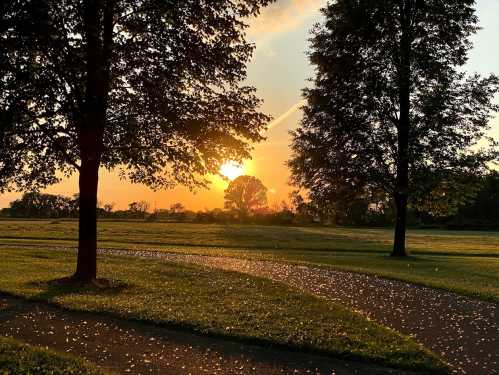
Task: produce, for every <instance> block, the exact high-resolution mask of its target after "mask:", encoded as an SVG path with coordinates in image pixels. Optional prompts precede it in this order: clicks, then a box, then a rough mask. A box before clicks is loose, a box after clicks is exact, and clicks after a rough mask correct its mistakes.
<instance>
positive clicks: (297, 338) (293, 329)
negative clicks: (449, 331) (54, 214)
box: [0, 249, 442, 371]
mask: <svg viewBox="0 0 499 375" xmlns="http://www.w3.org/2000/svg"><path fill="white" fill-rule="evenodd" d="M0 251H1V253H2V258H3V260H2V263H1V264H0V275H2V277H1V278H0V291H1V292H6V293H9V294H12V295H17V296H22V297H25V298H29V299H34V300H43V301H48V302H50V303H54V304H57V305H59V306H63V307H65V308H68V309H74V310H83V311H92V312H97V313H106V314H111V315H113V316H118V317H121V318H125V319H133V320H140V321H149V322H153V323H155V324H160V325H165V326H168V327H175V328H180V329H185V330H189V331H194V332H198V333H201V334H207V335H213V336H220V337H228V338H231V339H235V340H240V341H243V342H251V343H259V344H266V345H268V344H271V345H276V346H282V347H288V348H294V349H300V350H305V351H311V352H318V353H324V354H328V355H333V356H335V357H341V358H348V359H356V360H362V361H367V362H373V363H379V364H384V365H389V366H394V367H402V368H409V369H425V370H426V371H432V370H437V369H441V368H442V364H441V363H440V362H439V360H438V359H437V358H436V357H434V356H433V355H432V354H430V353H429V352H428V351H427V350H426V349H424V348H423V347H421V346H420V345H419V344H417V343H415V342H414V341H413V340H412V339H410V338H409V337H406V336H402V335H400V334H398V333H396V332H394V331H392V330H390V329H387V328H385V327H382V326H380V325H378V324H377V323H374V322H372V321H368V320H365V319H364V318H363V317H361V316H360V315H358V314H357V313H354V312H351V311H349V310H348V309H346V308H344V307H342V306H340V305H337V304H333V303H330V302H328V301H326V300H324V299H321V298H318V297H314V296H312V295H309V294H305V293H302V292H298V291H296V290H294V289H292V288H290V287H287V286H285V285H283V284H280V283H277V282H273V281H270V280H266V279H261V278H255V277H250V276H247V275H244V274H240V273H235V272H227V271H220V270H214V269H210V268H203V267H199V266H192V265H180V264H175V263H169V262H165V261H161V260H154V261H151V260H145V259H137V258H130V257H119V256H102V257H101V259H100V269H99V274H100V276H101V277H104V278H107V279H111V280H117V279H118V278H119V280H120V282H119V283H116V286H115V287H114V288H109V289H100V288H96V287H82V288H80V289H78V288H77V289H75V288H74V287H69V286H67V285H60V284H54V283H52V282H50V281H51V280H53V279H56V278H60V277H63V276H66V275H68V274H70V273H71V271H72V269H73V266H74V262H75V255H74V253H71V252H62V251H58V252H55V251H52V250H46V249H12V250H7V249H2V250H0Z"/></svg>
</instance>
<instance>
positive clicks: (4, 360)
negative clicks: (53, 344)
mask: <svg viewBox="0 0 499 375" xmlns="http://www.w3.org/2000/svg"><path fill="white" fill-rule="evenodd" d="M0 374H2V375H34V374H37V375H70V374H78V375H104V372H103V371H101V370H98V369H97V368H94V367H93V366H91V365H90V364H88V363H86V362H84V361H83V360H81V359H78V358H76V357H73V356H70V355H67V354H61V353H57V352H54V351H51V350H46V349H41V348H37V347H34V346H31V345H27V344H24V343H21V342H19V341H16V340H13V339H10V338H7V337H2V336H0Z"/></svg>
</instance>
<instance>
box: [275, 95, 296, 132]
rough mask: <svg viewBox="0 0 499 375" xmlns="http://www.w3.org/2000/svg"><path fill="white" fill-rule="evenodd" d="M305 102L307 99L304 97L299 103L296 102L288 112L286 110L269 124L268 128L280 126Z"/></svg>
mask: <svg viewBox="0 0 499 375" xmlns="http://www.w3.org/2000/svg"><path fill="white" fill-rule="evenodd" d="M304 104H305V100H304V99H302V100H300V101H299V102H298V103H296V104H294V105H293V106H291V107H290V108H289V109H288V110H287V111H286V112H284V113H283V114H282V115H280V116H279V117H278V118H276V119H275V120H273V121H272V122H271V123H270V124H269V125H268V130H271V129H274V128H275V127H277V126H279V125H280V124H282V123H283V122H284V120H286V119H287V118H288V117H289V116H291V115H292V114H293V113H295V112H297V111H298V110H299V109H300V108H301V107H302V106H303V105H304Z"/></svg>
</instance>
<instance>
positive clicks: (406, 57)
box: [392, 0, 412, 256]
mask: <svg viewBox="0 0 499 375" xmlns="http://www.w3.org/2000/svg"><path fill="white" fill-rule="evenodd" d="M400 12H401V29H402V34H401V37H400V61H399V67H398V74H399V106H400V117H399V123H398V129H397V130H398V133H397V143H398V154H397V178H396V181H395V184H396V186H395V193H394V200H395V208H396V210H397V216H396V222H395V235H394V240H393V251H392V256H406V255H407V252H406V249H405V232H406V225H407V201H408V195H409V127H410V104H411V99H410V93H411V36H410V22H411V21H410V19H411V12H412V1H407V0H401V1H400Z"/></svg>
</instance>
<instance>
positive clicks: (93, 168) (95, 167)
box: [74, 0, 114, 282]
mask: <svg viewBox="0 0 499 375" xmlns="http://www.w3.org/2000/svg"><path fill="white" fill-rule="evenodd" d="M84 4H85V9H84V24H85V39H86V44H87V45H86V59H87V68H86V74H87V77H86V87H85V89H86V93H85V107H84V113H83V119H82V122H81V123H80V127H79V147H80V159H81V165H80V179H79V187H80V216H79V233H78V234H79V238H78V260H77V265H76V272H75V274H74V278H75V279H78V280H81V281H86V282H87V281H91V280H94V279H95V278H96V276H97V189H98V183H99V166H100V162H101V156H102V151H103V137H104V128H105V124H106V109H107V102H108V94H109V88H110V57H111V49H112V36H113V7H114V0H86V2H85V3H84ZM101 14H103V19H102V20H101V16H100V15H101Z"/></svg>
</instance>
